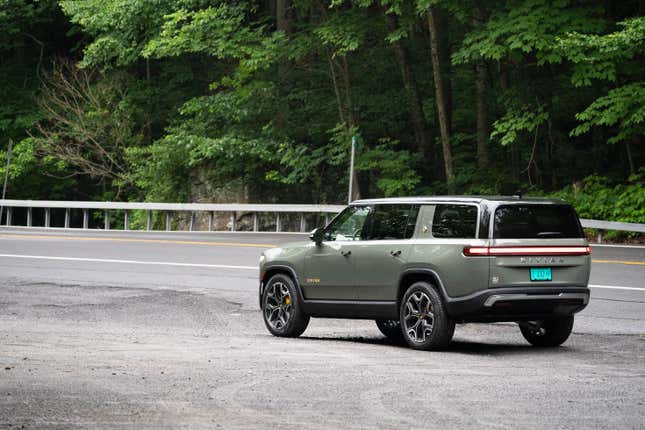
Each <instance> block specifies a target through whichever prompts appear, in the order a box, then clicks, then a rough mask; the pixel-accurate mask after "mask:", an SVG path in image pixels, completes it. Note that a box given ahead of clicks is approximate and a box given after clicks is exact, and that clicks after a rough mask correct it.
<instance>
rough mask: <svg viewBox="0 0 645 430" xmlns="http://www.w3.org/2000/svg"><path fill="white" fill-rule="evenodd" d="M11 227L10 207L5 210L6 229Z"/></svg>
mask: <svg viewBox="0 0 645 430" xmlns="http://www.w3.org/2000/svg"><path fill="white" fill-rule="evenodd" d="M10 226H11V207H8V208H7V227H10Z"/></svg>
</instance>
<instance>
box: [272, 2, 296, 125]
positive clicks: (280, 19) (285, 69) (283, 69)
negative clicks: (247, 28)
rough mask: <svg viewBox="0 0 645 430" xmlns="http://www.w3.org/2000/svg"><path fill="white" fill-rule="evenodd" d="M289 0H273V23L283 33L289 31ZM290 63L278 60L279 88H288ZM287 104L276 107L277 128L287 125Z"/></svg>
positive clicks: (290, 22) (290, 21) (290, 23)
mask: <svg viewBox="0 0 645 430" xmlns="http://www.w3.org/2000/svg"><path fill="white" fill-rule="evenodd" d="M289 3H290V0H275V25H276V30H277V31H282V32H284V33H285V34H289V33H291V29H292V20H291V13H290V12H289ZM290 68H291V65H290V64H289V63H288V62H286V61H280V63H279V64H278V85H279V87H280V89H281V90H282V89H283V88H288V87H289V84H288V78H289V70H290ZM287 118H288V106H287V105H286V104H285V105H284V106H282V107H281V108H280V109H278V111H277V113H276V116H275V125H276V128H277V129H278V130H285V129H286V128H287V127H288V124H287V122H288V121H287Z"/></svg>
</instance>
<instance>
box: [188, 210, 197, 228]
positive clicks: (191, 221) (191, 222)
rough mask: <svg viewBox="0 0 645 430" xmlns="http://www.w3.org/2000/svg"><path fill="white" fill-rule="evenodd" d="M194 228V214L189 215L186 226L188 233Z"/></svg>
mask: <svg viewBox="0 0 645 430" xmlns="http://www.w3.org/2000/svg"><path fill="white" fill-rule="evenodd" d="M193 227H195V212H191V213H190V224H189V225H188V231H193Z"/></svg>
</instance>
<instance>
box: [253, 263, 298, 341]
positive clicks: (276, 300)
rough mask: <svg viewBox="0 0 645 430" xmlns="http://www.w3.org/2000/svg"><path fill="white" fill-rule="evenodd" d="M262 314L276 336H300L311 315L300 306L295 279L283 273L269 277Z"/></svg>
mask: <svg viewBox="0 0 645 430" xmlns="http://www.w3.org/2000/svg"><path fill="white" fill-rule="evenodd" d="M262 316H263V317H264V324H265V325H266V326H267V329H269V331H270V332H271V334H272V335H274V336H279V337H298V336H300V335H301V334H302V333H303V332H304V331H305V330H306V329H307V325H309V316H308V315H305V313H304V312H303V311H302V309H301V308H300V302H299V300H298V294H297V291H296V286H295V284H294V282H293V280H292V279H291V278H290V277H289V276H287V275H283V274H277V275H274V276H272V277H271V279H269V282H267V286H266V287H265V289H264V292H263V293H262Z"/></svg>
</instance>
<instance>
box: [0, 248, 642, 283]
mask: <svg viewBox="0 0 645 430" xmlns="http://www.w3.org/2000/svg"><path fill="white" fill-rule="evenodd" d="M0 257H5V258H23V259H30V260H54V261H86V262H89V263H117V264H143V265H149V266H176V267H207V268H211V269H239V270H258V267H257V266H233V265H228V264H199V263H175V262H167V261H140V260H115V259H110V258H81V257H53V256H48V255H22V254H0ZM589 288H598V289H605V290H629V291H644V292H645V288H637V287H620V286H617V285H595V284H589Z"/></svg>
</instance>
